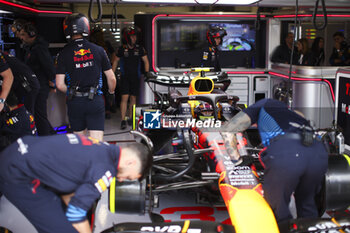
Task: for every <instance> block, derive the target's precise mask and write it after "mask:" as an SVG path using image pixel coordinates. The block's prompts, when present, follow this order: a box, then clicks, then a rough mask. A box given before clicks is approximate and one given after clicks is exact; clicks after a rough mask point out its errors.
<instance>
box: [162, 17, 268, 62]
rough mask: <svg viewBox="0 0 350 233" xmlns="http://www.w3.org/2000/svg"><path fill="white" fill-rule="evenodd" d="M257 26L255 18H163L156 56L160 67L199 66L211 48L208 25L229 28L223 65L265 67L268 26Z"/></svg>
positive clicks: (221, 53)
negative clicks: (204, 53) (258, 27)
mask: <svg viewBox="0 0 350 233" xmlns="http://www.w3.org/2000/svg"><path fill="white" fill-rule="evenodd" d="M261 25H262V26H261V29H260V30H257V29H256V28H255V19H243V18H223V19H216V18H215V19H211V18H208V17H204V16H201V17H196V18H189V17H188V18H186V17H184V18H181V19H173V18H172V19H159V20H158V21H157V34H156V38H157V44H156V48H157V49H156V56H157V57H156V59H157V65H158V66H159V67H175V68H183V67H198V66H200V65H201V60H202V58H203V51H204V50H206V49H208V40H207V31H208V29H210V28H212V27H215V26H220V27H222V28H224V29H225V30H226V33H227V35H226V36H224V37H223V40H222V44H221V45H220V46H219V50H220V53H219V56H220V59H219V61H220V66H221V68H236V67H247V68H248V67H264V66H265V57H264V56H265V51H266V50H265V47H266V40H265V37H266V35H265V32H266V30H265V27H266V24H265V22H264V21H262V22H261Z"/></svg>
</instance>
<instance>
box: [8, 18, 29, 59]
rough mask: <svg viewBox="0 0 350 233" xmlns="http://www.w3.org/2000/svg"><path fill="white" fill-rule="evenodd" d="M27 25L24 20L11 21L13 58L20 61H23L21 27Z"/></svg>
mask: <svg viewBox="0 0 350 233" xmlns="http://www.w3.org/2000/svg"><path fill="white" fill-rule="evenodd" d="M26 23H27V21H26V20H24V19H16V20H15V21H13V24H12V25H11V31H12V32H13V33H14V35H15V41H14V43H15V53H16V54H15V56H16V57H17V58H18V59H19V60H21V61H24V53H25V51H24V48H23V46H24V45H23V42H22V40H21V39H20V31H21V30H22V29H23V25H25V24H26Z"/></svg>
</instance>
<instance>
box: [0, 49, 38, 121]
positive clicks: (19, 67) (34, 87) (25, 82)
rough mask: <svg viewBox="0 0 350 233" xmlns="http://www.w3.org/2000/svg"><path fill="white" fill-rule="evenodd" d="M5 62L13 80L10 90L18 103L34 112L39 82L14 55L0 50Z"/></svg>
mask: <svg viewBox="0 0 350 233" xmlns="http://www.w3.org/2000/svg"><path fill="white" fill-rule="evenodd" d="M0 53H2V54H3V56H4V58H5V60H6V62H7V64H8V65H9V67H10V68H11V70H12V73H13V76H14V80H13V84H12V88H11V90H13V91H14V94H15V95H16V97H17V99H18V101H19V103H20V104H24V106H25V107H26V109H27V110H28V111H29V112H30V113H32V114H34V105H35V100H36V96H37V95H38V92H39V89H40V83H39V80H38V78H37V77H36V75H35V74H34V73H33V71H32V70H31V69H30V68H29V67H28V66H27V65H26V64H24V63H23V62H21V61H20V60H19V59H17V58H16V57H14V56H12V55H10V54H8V53H7V52H1V50H0Z"/></svg>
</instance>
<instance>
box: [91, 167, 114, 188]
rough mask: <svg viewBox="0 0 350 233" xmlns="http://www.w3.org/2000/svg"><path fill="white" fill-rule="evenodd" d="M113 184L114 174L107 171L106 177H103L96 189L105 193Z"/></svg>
mask: <svg viewBox="0 0 350 233" xmlns="http://www.w3.org/2000/svg"><path fill="white" fill-rule="evenodd" d="M111 182H112V173H111V172H110V171H106V173H105V175H103V176H102V177H101V178H100V179H99V180H98V181H97V182H96V183H95V187H96V188H97V190H98V191H99V192H100V193H102V192H103V191H105V190H106V189H107V188H108V187H109V186H110V185H111Z"/></svg>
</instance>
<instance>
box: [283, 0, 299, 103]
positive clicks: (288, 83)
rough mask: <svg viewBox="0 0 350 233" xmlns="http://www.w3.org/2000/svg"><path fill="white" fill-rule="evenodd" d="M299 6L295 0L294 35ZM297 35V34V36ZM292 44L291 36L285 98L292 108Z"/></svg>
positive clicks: (293, 44)
mask: <svg viewBox="0 0 350 233" xmlns="http://www.w3.org/2000/svg"><path fill="white" fill-rule="evenodd" d="M298 8H299V1H298V0H295V18H294V32H293V33H294V37H295V35H296V34H299V33H297V20H298V10H299V9H298ZM298 37H299V36H298V35H297V38H298ZM294 46H295V39H294V38H293V43H292V52H291V54H290V60H289V73H288V82H287V94H286V97H287V98H286V99H287V101H288V102H287V104H288V107H289V108H292V101H293V100H292V97H291V96H290V95H291V93H290V92H291V83H292V68H293V60H294V59H293V58H294Z"/></svg>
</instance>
